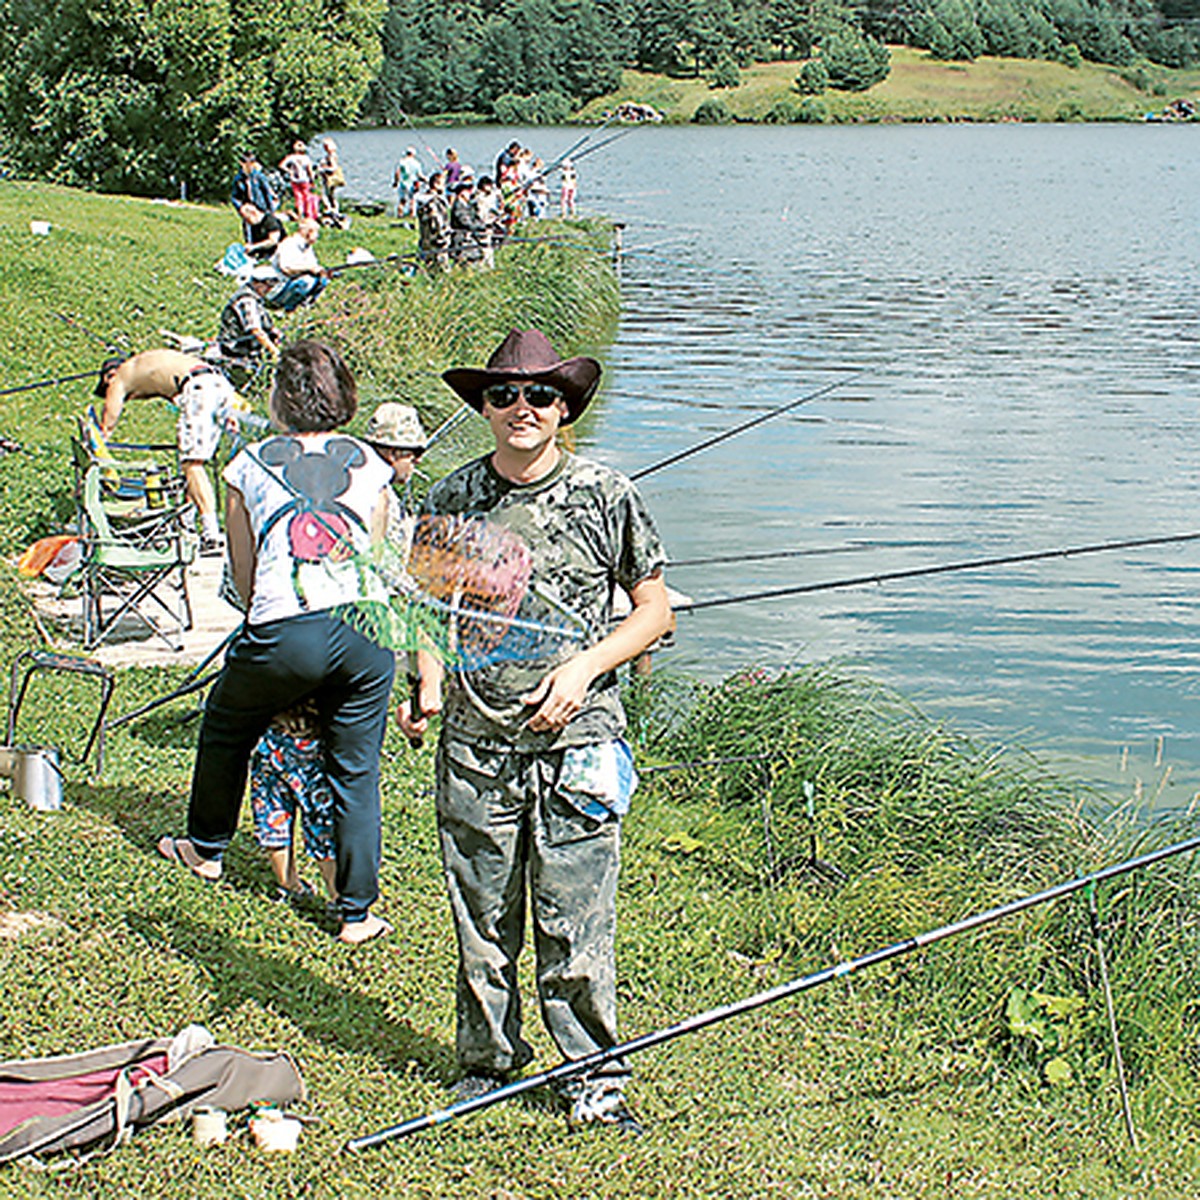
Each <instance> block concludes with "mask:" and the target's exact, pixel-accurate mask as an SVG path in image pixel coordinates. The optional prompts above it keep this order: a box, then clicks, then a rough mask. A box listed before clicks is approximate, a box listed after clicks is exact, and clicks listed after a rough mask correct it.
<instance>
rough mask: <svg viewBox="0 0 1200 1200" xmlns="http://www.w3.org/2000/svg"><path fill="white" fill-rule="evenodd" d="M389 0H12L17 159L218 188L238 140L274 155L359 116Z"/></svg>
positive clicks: (25, 165)
mask: <svg viewBox="0 0 1200 1200" xmlns="http://www.w3.org/2000/svg"><path fill="white" fill-rule="evenodd" d="M383 5H384V0H292V2H291V3H289V4H287V5H284V4H281V3H266V4H262V5H260V6H259V7H258V8H257V9H255V10H254V11H253V12H250V11H243V6H241V5H236V4H233V3H231V2H230V0H149V2H138V0H61V2H60V3H56V4H45V5H43V4H38V3H32V2H31V0H0V24H2V25H3V26H4V28H5V39H6V48H7V49H8V51H9V53H8V55H7V61H6V65H5V72H4V76H3V79H2V81H0V121H2V122H3V125H4V129H5V133H6V140H7V142H8V145H9V153H10V154H11V155H12V158H13V165H14V166H15V167H16V168H17V169H18V170H20V171H23V172H27V173H30V174H36V175H41V176H45V177H48V178H51V179H54V180H57V181H60V182H63V183H71V184H79V185H83V186H87V187H97V188H101V189H103V190H114V191H127V192H131V193H134V194H138V195H155V194H158V195H161V194H163V193H165V192H173V191H177V190H183V189H185V188H186V189H187V190H188V191H189V192H191V193H197V192H198V193H205V194H218V193H219V192H220V191H221V190H223V189H224V187H225V186H227V184H228V179H229V176H230V174H231V173H232V170H233V169H234V164H235V159H236V150H237V147H238V145H239V144H244V143H245V142H246V141H247V140H253V142H254V144H255V145H256V146H257V147H258V149H259V152H260V154H261V155H262V156H263V157H264V159H267V160H268V161H270V160H271V159H272V158H273V157H274V156H276V155H277V153H278V152H279V151H281V150H282V148H283V147H284V146H285V145H286V143H287V141H288V140H289V139H290V138H292V137H295V136H297V135H301V136H307V135H309V134H310V133H312V132H313V131H315V130H316V129H319V128H322V127H329V126H335V125H344V124H347V123H349V122H351V121H353V120H354V118H355V116H356V114H357V111H358V107H359V104H360V102H361V100H362V97H363V94H364V92H365V90H366V87H367V85H368V84H369V82H370V80H371V79H372V77H373V76H374V75H375V73H376V72H377V70H378V68H379V62H380V48H379V39H378V29H379V23H380V20H381V18H382V16H383Z"/></svg>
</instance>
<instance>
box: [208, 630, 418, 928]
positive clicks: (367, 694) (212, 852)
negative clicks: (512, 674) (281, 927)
mask: <svg viewBox="0 0 1200 1200" xmlns="http://www.w3.org/2000/svg"><path fill="white" fill-rule="evenodd" d="M394 669H395V663H394V660H393V657H392V652H391V651H390V650H384V649H383V648H382V647H380V646H378V645H376V643H375V642H372V641H371V640H370V639H369V638H366V637H364V636H363V635H362V634H361V633H359V632H358V631H357V630H354V629H352V628H351V627H350V626H349V625H347V624H346V623H345V622H343V621H341V620H339V619H338V618H337V617H335V616H333V615H331V614H330V613H327V612H316V613H305V614H304V615H302V616H297V617H288V618H286V619H285V620H282V621H269V622H267V623H266V624H263V625H252V626H247V627H246V628H245V629H243V630H242V632H241V633H240V634H239V636H238V637H237V638H236V639H235V640H234V642H233V643H232V645H231V646H230V647H229V649H228V651H227V652H226V654H225V666H224V669H223V670H222V671H221V674H220V675H219V676H218V677H217V680H216V682H215V683H214V684H213V687H212V690H211V691H210V692H209V694H208V702H207V703H206V704H205V706H204V720H203V722H202V724H201V726H200V742H199V745H198V746H197V748H196V768H195V771H194V773H193V775H192V796H191V801H190V804H189V806H188V838H189V839H190V840H191V842H192V844H193V845H194V846H195V847H196V850H197V852H198V853H199V854H200V855H201V856H203V857H204V858H212V859H219V858H220V857H221V855H222V854H223V853H224V851H225V848H226V847H227V846H228V845H229V842H230V839H231V838H232V837H233V834H234V831H235V830H236V828H237V823H238V814H239V812H240V811H241V807H242V798H243V795H244V793H245V790H246V775H247V770H248V765H249V762H250V752H251V751H252V750H253V749H254V745H255V743H256V742H257V741H258V739H259V738H260V737H261V736H262V734H263V731H264V730H265V729H266V728H267V726H268V725H269V724H270V723H271V719H272V717H274V716H275V715H276V714H277V713H280V712H282V711H283V710H284V709H287V708H290V707H291V706H292V705H293V704H295V703H296V702H297V701H299V700H303V699H305V698H307V697H309V696H311V697H313V698H314V699H315V700H316V703H317V710H318V713H319V714H320V721H321V745H322V749H323V752H324V759H325V770H326V773H327V775H328V777H329V790H330V792H331V793H332V796H333V827H334V835H335V837H336V838H337V889H338V895H339V896H340V897H341V903H342V916H343V919H344V920H346V921H361V920H362V919H363V918H365V917H366V915H367V912H368V910H369V909H370V907H371V905H372V904H373V903H374V902H375V900H376V899H377V898H378V896H379V856H380V843H381V840H382V839H381V833H380V819H381V818H380V807H379V753H380V748H381V747H382V745H383V735H384V730H385V728H386V726H387V714H388V700H389V697H390V696H391V691H392V674H393V671H394Z"/></svg>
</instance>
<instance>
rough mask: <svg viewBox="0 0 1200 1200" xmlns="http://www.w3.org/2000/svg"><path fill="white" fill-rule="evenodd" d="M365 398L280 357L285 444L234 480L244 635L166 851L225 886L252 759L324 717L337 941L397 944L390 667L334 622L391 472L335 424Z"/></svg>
mask: <svg viewBox="0 0 1200 1200" xmlns="http://www.w3.org/2000/svg"><path fill="white" fill-rule="evenodd" d="M357 406H358V389H357V386H356V384H355V381H354V376H353V374H351V372H350V369H349V367H347V366H346V364H345V363H344V362H343V361H342V359H341V357H340V355H338V354H337V352H336V351H334V350H333V349H331V348H330V347H328V346H325V345H323V344H322V343H320V342H313V341H304V340H302V341H297V342H293V343H291V345H289V346H288V347H287V348H286V349H285V350H284V351H283V353H282V354H281V355H280V356H279V364H278V366H277V368H276V371H275V384H274V387H273V389H272V392H271V416H272V420H273V422H274V423H275V425H276V426H277V428H279V429H281V430H282V431H283V432H281V433H278V434H275V435H273V436H272V437H269V438H267V439H266V440H265V441H263V442H257V443H255V444H253V445H251V446H247V447H245V448H244V449H243V450H242V451H241V452H240V453H239V454H238V455H237V457H236V458H234V460H233V461H232V462H231V463H230V464H229V466H227V467H226V468H225V476H224V477H225V481H226V483H227V484H228V485H229V486H228V497H229V499H228V514H227V527H228V535H229V559H230V567H231V570H232V572H233V580H234V584H235V586H236V588H237V591H238V593H239V595H240V596H241V598H242V599H243V601H244V602H245V603H246V605H247V616H246V623H245V624H244V625H243V626H242V628H241V630H240V632H239V633H238V635H237V637H236V638H235V639H234V640H233V642H232V643H230V645H229V647H228V648H227V650H226V652H225V665H224V666H223V667H222V669H221V673H220V675H219V676H218V677H217V680H216V682H215V683H214V684H213V686H212V689H211V691H210V692H209V694H208V700H207V703H206V704H205V707H204V718H203V721H202V722H201V726H200V738H199V743H198V745H197V748H196V765H195V769H194V772H193V775H192V790H191V799H190V802H189V805H188V818H187V834H186V836H184V837H178V838H177V837H171V836H165V837H163V838H161V839H160V840H159V842H158V852H159V853H160V854H161V855H162V856H163V857H164V858H166V859H168V860H169V861H171V862H173V863H175V864H176V865H178V866H181V867H183V868H184V869H185V870H187V871H189V872H190V873H191V874H192V875H194V876H196V877H198V878H200V879H204V880H207V881H210V882H214V881H216V880H217V879H219V878H220V877H221V874H222V870H223V867H222V859H223V857H224V855H225V851H226V850H227V849H228V847H229V843H230V841H231V840H232V838H233V835H234V832H235V831H236V829H237V824H238V814H239V812H240V810H241V806H242V799H243V795H244V792H245V789H246V778H247V772H248V766H249V761H250V755H251V752H252V750H253V749H254V746H255V745H256V743H257V742H258V740H259V738H260V737H261V736H262V734H263V733H264V732H265V731H266V729H267V728H268V726H269V725H270V724H271V722H272V720H273V719H274V718H275V717H276V715H277V714H278V713H281V712H285V711H286V710H288V709H289V708H291V707H292V706H293V705H294V704H296V703H298V702H300V701H302V700H305V699H312V700H314V701H315V703H316V708H317V715H318V726H319V731H320V739H321V744H322V746H323V748H324V754H323V758H324V766H325V772H326V775H327V778H328V782H329V789H330V793H331V795H332V799H333V825H334V842H335V845H336V848H337V875H336V880H335V884H336V889H337V894H338V903H339V905H340V912H341V929H340V931H339V933H338V937H339V939H340V940H341V941H342V942H345V943H347V944H350V945H359V944H361V943H362V942H366V941H370V940H371V939H373V938H376V937H380V936H382V935H384V934H387V933H389V932H391V928H392V927H391V925H389V924H388V922H386V921H384V920H383V919H382V918H380V917H378V916H375V915H373V914H372V913H371V911H370V910H371V906H372V905H373V904H374V903H375V901H376V900H377V898H378V895H379V860H380V848H381V841H382V833H381V827H380V808H379V756H380V750H381V748H382V745H383V734H384V729H385V727H386V724H387V707H388V701H389V699H390V697H391V692H392V676H393V673H394V670H395V662H394V659H393V657H392V653H391V651H390V650H385V649H383V648H381V647H380V646H378V645H377V644H376V643H375V642H373V641H371V640H370V639H369V638H368V637H366V636H365V635H364V634H362V633H361V632H359V631H358V630H357V629H355V628H353V626H352V625H351V624H350V623H349V622H347V621H345V620H342V619H341V617H339V616H338V615H337V613H336V612H335V611H334V610H336V609H338V608H339V607H340V606H342V605H346V604H353V603H355V602H357V601H360V600H363V599H378V600H380V601H381V602H382V601H383V599H384V596H383V593H382V588H379V589H378V594H377V595H364V592H363V580H362V576H361V572H360V570H359V569H358V564H357V562H356V557H357V556H358V555H361V554H365V553H367V552H368V551H369V549H370V546H371V545H372V543H373V542H375V541H377V540H379V539H380V538H381V537H382V533H383V521H384V516H385V512H386V509H385V499H384V493H385V490H386V489H387V487H388V485H389V484H390V482H391V478H392V471H391V468H390V467H388V465H387V464H386V463H384V462H383V460H382V459H380V457H379V456H378V455H377V454H375V453H374V452H373V451H372V450H371V449H370V448H369V447H368V446H367V445H365V444H364V443H363V442H360V441H359V440H358V439H357V438H352V437H350V436H349V435H348V434H344V433H340V432H338V430H339V429H340V428H341V426H343V425H346V424H348V423H349V422H350V421H351V420H353V418H354V415H355V412H356V410H357Z"/></svg>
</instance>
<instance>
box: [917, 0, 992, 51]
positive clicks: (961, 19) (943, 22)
mask: <svg viewBox="0 0 1200 1200" xmlns="http://www.w3.org/2000/svg"><path fill="white" fill-rule="evenodd" d="M928 21H929V40H928V45H929V52H930V53H931V54H932V55H933V56H934V58H941V59H947V60H951V61H958V62H971V61H973V60H974V59H976V58H978V57H979V56H980V54H982V53H983V50H984V38H983V34H982V33H981V32H980V29H979V26H978V24H977V23H976V21H975V10H974V8H973V7H972V5H971V4H970V2H969V0H934V2H933V5H932V7H931V9H930V12H929V17H928Z"/></svg>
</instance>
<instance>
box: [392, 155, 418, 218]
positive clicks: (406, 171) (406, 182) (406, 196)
mask: <svg viewBox="0 0 1200 1200" xmlns="http://www.w3.org/2000/svg"><path fill="white" fill-rule="evenodd" d="M420 178H421V160H420V159H419V158H418V157H417V152H416V150H415V149H414V148H413V147H412V146H409V147H408V149H407V150H405V151H404V155H403V157H402V158H401V159H400V161H399V162H398V163H397V164H396V169H395V171H393V172H392V187H394V188H395V189H396V216H398V217H411V216H416V205H415V204H414V198H415V197H416V194H417V181H418V180H419V179H420Z"/></svg>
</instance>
